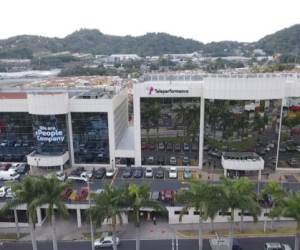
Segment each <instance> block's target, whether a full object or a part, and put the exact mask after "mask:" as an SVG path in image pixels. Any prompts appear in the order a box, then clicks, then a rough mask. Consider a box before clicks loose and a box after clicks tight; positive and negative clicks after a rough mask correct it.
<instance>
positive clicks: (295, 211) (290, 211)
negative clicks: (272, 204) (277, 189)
mask: <svg viewBox="0 0 300 250" xmlns="http://www.w3.org/2000/svg"><path fill="white" fill-rule="evenodd" d="M283 215H284V216H286V217H291V218H293V219H295V220H296V223H297V226H296V234H295V248H294V250H299V243H300V242H299V238H300V192H299V191H298V192H297V193H295V194H292V195H290V196H289V197H288V198H287V200H286V202H285V204H284V207H283Z"/></svg>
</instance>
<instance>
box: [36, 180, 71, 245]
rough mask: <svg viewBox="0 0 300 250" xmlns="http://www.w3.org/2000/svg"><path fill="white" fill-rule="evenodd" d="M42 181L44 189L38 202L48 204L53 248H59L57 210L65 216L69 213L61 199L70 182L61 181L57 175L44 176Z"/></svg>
mask: <svg viewBox="0 0 300 250" xmlns="http://www.w3.org/2000/svg"><path fill="white" fill-rule="evenodd" d="M40 183H41V187H42V189H41V194H40V196H39V197H37V200H38V201H37V203H38V205H39V206H41V205H47V218H48V220H49V221H50V224H51V233H52V244H53V250H57V249H58V247H57V238H56V230H55V229H56V227H55V210H56V212H57V213H58V214H61V215H63V216H67V215H68V209H67V207H66V205H65V203H64V202H63V200H62V199H61V194H62V192H63V191H64V190H65V189H66V188H67V187H68V186H69V183H68V182H61V181H59V180H58V179H57V178H56V177H55V176H51V177H50V178H44V177H42V178H41V179H40Z"/></svg>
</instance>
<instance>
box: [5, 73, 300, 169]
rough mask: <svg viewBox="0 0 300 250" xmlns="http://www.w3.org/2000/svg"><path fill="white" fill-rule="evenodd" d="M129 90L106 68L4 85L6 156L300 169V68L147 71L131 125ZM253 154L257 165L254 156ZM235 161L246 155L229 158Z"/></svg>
mask: <svg viewBox="0 0 300 250" xmlns="http://www.w3.org/2000/svg"><path fill="white" fill-rule="evenodd" d="M112 79H113V80H112ZM127 95H128V92H127V88H126V86H125V84H123V83H122V81H121V80H120V79H118V80H116V79H115V78H103V77H85V78H82V77H80V78H55V79H50V80H47V81H37V82H34V83H30V84H28V83H26V84H21V85H17V86H16V87H13V88H3V89H2V90H1V93H0V161H2V162H21V161H27V162H28V163H29V164H30V165H31V166H34V167H39V168H42V167H57V168H63V167H64V166H67V165H68V166H86V167H97V166H106V167H109V166H115V165H118V164H119V163H120V159H125V160H123V163H124V162H125V163H126V162H130V163H134V165H135V166H159V165H162V166H171V165H172V166H178V167H183V166H190V167H194V168H202V167H203V166H204V167H206V168H208V169H210V168H211V169H212V171H213V168H226V173H227V174H229V175H231V174H235V173H236V171H241V173H242V172H244V171H247V170H249V171H259V170H262V169H266V168H268V169H275V168H277V169H292V170H298V169H299V170H300V78H299V75H295V74H289V75H287V74H261V75H187V74H185V75H181V74H178V75H177V74H175V75H167V74H161V75H149V76H144V77H143V78H142V79H141V80H140V81H139V82H138V83H135V84H134V86H133V107H134V110H133V117H134V119H133V126H129V122H128V120H129V119H128V97H127ZM254 153H255V154H256V155H257V157H259V158H257V159H260V160H261V161H255V163H256V164H254V160H253V159H252V158H253V157H252V156H253V154H254ZM226 154H227V155H229V158H228V157H227V158H226V159H224V155H226ZM239 156H240V157H239ZM254 158H255V157H254ZM251 159H252V160H253V162H252V163H253V164H254V165H257V164H258V165H259V166H258V165H257V166H256V168H255V169H253V168H249V167H248V165H249V164H246V163H250V161H251ZM255 159H256V158H255ZM235 160H237V161H242V162H243V163H245V164H229V163H233V162H234V161H235ZM225 162H226V164H224V163H225ZM227 163H228V164H227ZM252 163H251V164H252ZM261 163H263V165H261ZM253 164H252V165H253ZM225 165H226V166H225ZM231 165H232V166H233V165H234V166H235V167H231Z"/></svg>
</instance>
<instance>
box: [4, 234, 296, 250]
mask: <svg viewBox="0 0 300 250" xmlns="http://www.w3.org/2000/svg"><path fill="white" fill-rule="evenodd" d="M174 242H176V241H174ZM238 242H239V243H240V245H241V247H242V249H243V250H260V249H261V250H263V249H264V244H265V243H266V242H280V243H287V244H289V245H290V246H291V247H292V248H293V246H294V238H293V237H260V238H241V239H238ZM175 246H176V244H175ZM58 248H59V250H89V249H91V243H90V242H89V241H77V242H76V241H66V242H59V246H58ZM0 249H1V250H31V249H32V247H31V243H30V242H4V243H1V245H0ZM38 249H39V250H52V242H50V241H49V242H39V243H38ZM118 249H119V250H134V249H135V241H134V240H123V241H121V243H120V245H119V247H118ZM153 249H157V250H172V240H142V241H141V250H153ZM174 250H176V247H175V248H174ZM178 250H198V241H197V240H178ZM203 250H211V248H210V246H209V241H208V240H204V242H203Z"/></svg>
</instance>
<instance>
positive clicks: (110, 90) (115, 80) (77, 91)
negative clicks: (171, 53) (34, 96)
mask: <svg viewBox="0 0 300 250" xmlns="http://www.w3.org/2000/svg"><path fill="white" fill-rule="evenodd" d="M126 86H127V81H125V80H123V79H121V78H120V77H118V76H80V77H79V76H78V77H77V76H76V77H51V78H46V79H37V80H32V81H30V82H18V80H17V79H16V83H14V84H10V85H2V87H1V88H0V93H1V94H0V99H1V98H2V99H25V98H26V93H39V94H43V93H65V92H68V93H69V96H70V98H72V97H75V98H80V99H98V98H99V99H100V98H112V97H113V96H114V95H116V94H118V93H119V92H120V91H121V90H122V89H123V88H124V87H126Z"/></svg>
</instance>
